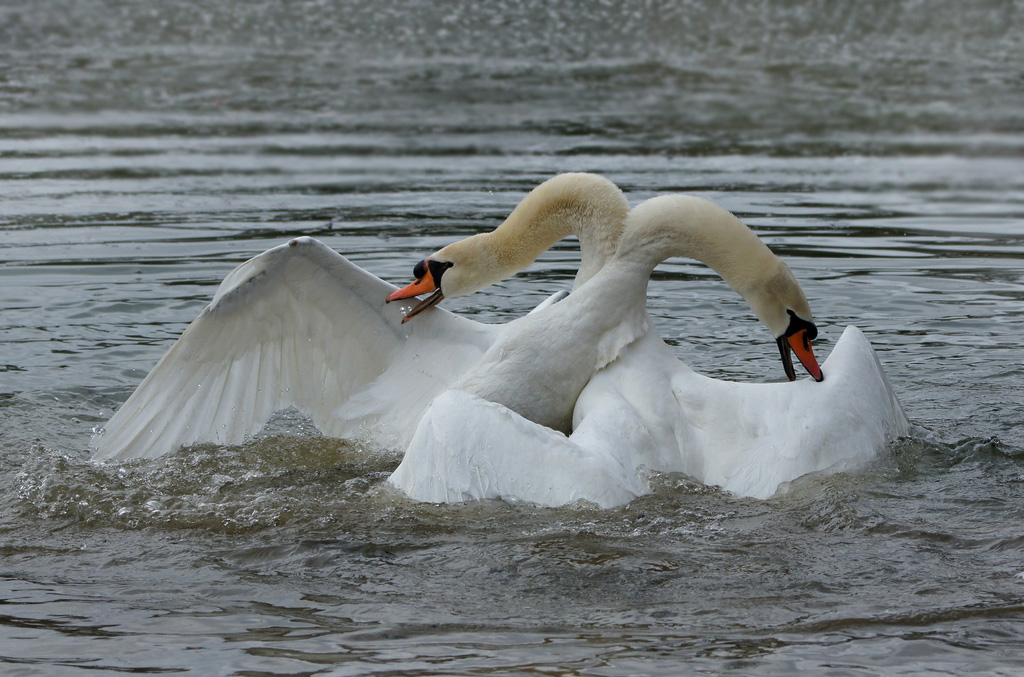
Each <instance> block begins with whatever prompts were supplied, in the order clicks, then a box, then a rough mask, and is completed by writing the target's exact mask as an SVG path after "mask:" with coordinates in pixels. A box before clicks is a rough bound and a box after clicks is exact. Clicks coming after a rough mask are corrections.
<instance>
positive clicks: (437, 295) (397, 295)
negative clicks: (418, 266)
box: [384, 266, 444, 324]
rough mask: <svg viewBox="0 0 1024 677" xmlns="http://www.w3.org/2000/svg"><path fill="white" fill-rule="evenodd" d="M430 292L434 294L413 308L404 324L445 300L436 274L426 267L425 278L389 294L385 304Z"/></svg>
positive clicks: (403, 320)
mask: <svg viewBox="0 0 1024 677" xmlns="http://www.w3.org/2000/svg"><path fill="white" fill-rule="evenodd" d="M429 292H434V293H433V294H431V295H430V296H428V297H427V298H425V299H423V300H422V301H420V302H419V303H418V304H416V305H415V306H413V307H412V310H410V311H409V312H408V313H406V315H405V317H403V318H402V324H405V323H406V322H408V321H409V320H411V319H412V318H414V317H416V316H417V315H419V314H420V313H422V312H423V311H424V310H426V309H427V308H429V307H431V306H433V305H436V304H437V303H438V302H440V301H441V299H443V298H444V294H442V293H441V289H440V288H439V287H438V286H437V284H436V283H435V282H434V274H433V272H431V270H430V266H424V273H423V277H421V278H419V279H418V280H416V281H415V282H413V283H412V284H410V285H408V286H406V287H402V288H401V289H398V290H395V291H393V292H391V293H390V294H388V297H387V298H386V299H385V300H384V302H385V303H391V302H392V301H398V300H401V299H408V298H412V297H413V296H419V295H420V294H427V293H429Z"/></svg>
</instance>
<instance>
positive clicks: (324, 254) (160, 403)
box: [92, 173, 629, 460]
mask: <svg viewBox="0 0 1024 677" xmlns="http://www.w3.org/2000/svg"><path fill="white" fill-rule="evenodd" d="M628 210H629V205H628V203H627V202H626V199H625V197H624V196H623V195H622V192H621V191H620V190H619V189H618V187H617V186H615V184H613V183H612V182H610V181H608V180H607V179H605V178H603V177H600V176H597V175H595V174H583V173H578V174H562V175H559V176H556V177H554V178H552V179H549V180H548V181H545V182H544V183H542V184H541V185H540V186H538V187H537V188H535V189H534V190H533V191H531V192H530V194H529V195H527V196H526V197H525V198H524V199H523V200H522V202H520V204H519V205H518V206H517V207H516V208H515V209H514V210H513V211H512V213H511V214H510V215H509V217H508V218H507V219H506V220H505V221H504V222H503V223H502V224H501V225H500V226H499V227H498V228H497V229H496V230H494V231H493V232H491V233H486V234H480V235H475V236H473V237H470V238H467V239H466V240H464V241H461V242H457V243H454V244H452V245H449V246H448V247H445V248H444V249H442V250H440V251H439V252H437V253H435V254H434V255H433V260H439V261H442V262H444V264H445V267H446V268H448V270H447V274H446V275H445V277H444V285H443V288H444V293H445V295H447V296H457V295H461V294H469V293H471V292H474V291H476V290H478V289H481V288H483V287H485V286H487V285H489V284H491V283H493V282H496V281H498V280H500V279H502V278H504V277H506V276H507V275H509V274H511V273H512V272H515V270H518V269H521V268H522V267H525V266H526V265H528V264H529V263H530V262H532V261H533V259H535V258H536V257H537V256H538V255H539V254H540V253H541V252H543V251H544V250H545V249H547V248H548V247H549V246H550V245H551V244H553V243H554V242H557V241H558V240H560V239H562V238H563V237H566V236H569V235H576V236H577V237H578V238H579V241H580V249H581V253H582V262H581V267H580V271H579V273H578V275H577V277H576V284H577V285H579V284H582V282H584V281H585V280H586V279H588V278H589V277H590V276H592V275H593V274H594V272H596V271H597V270H598V269H600V268H601V266H602V265H603V264H604V262H605V260H606V259H607V258H608V257H609V256H611V254H612V253H613V252H614V251H615V246H616V244H617V243H618V239H619V234H620V233H621V231H622V226H623V221H624V219H625V217H626V213H627V212H628ZM510 262H512V263H510ZM453 264H457V265H453ZM394 291H395V287H394V286H392V285H390V284H388V283H387V282H384V281H382V280H380V279H379V278H377V277H375V276H374V275H371V274H370V273H367V272H366V271H364V270H362V269H360V268H359V267H357V266H355V265H353V264H352V263H351V262H349V261H348V260H347V259H345V258H344V257H342V256H340V255H339V254H337V253H335V252H334V251H333V250H331V249H330V248H329V247H327V246H325V245H323V244H321V243H319V242H317V241H316V240H313V239H310V238H297V239H295V240H292V241H291V242H289V243H288V244H285V245H281V246H279V247H275V248H273V249H270V250H268V251H266V252H264V253H262V254H260V255H259V256H256V257H254V258H253V259H250V260H249V261H247V262H245V263H243V264H242V265H240V266H239V267H238V268H236V269H235V270H233V271H232V272H231V273H230V274H228V276H227V277H226V278H225V279H224V281H223V282H222V283H221V285H220V287H219V288H218V290H217V292H216V294H215V295H214V298H213V301H212V302H211V303H210V305H209V306H207V307H206V308H205V309H204V310H203V312H202V313H200V315H199V317H197V318H196V319H195V321H193V322H192V324H191V325H190V326H189V327H188V328H187V329H186V330H185V332H184V333H183V334H182V335H181V337H179V339H178V340H177V341H176V342H175V343H174V345H172V346H171V348H170V349H169V350H168V351H167V353H166V354H165V355H164V356H163V357H162V358H161V359H160V361H159V362H158V363H157V365H156V366H155V367H154V368H153V370H152V371H151V372H150V373H149V375H148V376H147V377H146V378H145V379H144V380H143V381H142V383H141V384H140V385H139V386H138V388H137V389H136V390H135V392H134V393H133V394H132V395H131V397H129V398H128V400H127V401H126V402H125V403H124V404H123V405H122V406H121V407H120V408H119V410H118V411H117V413H116V414H115V415H114V416H113V417H112V418H111V419H110V420H109V421H108V422H107V424H106V425H105V426H104V427H103V429H102V430H101V431H100V432H99V433H98V434H97V435H96V436H94V438H93V440H92V446H93V448H94V452H93V458H94V459H95V460H112V459H129V458H155V457H157V456H161V455H163V454H166V453H168V452H170V451H174V450H175V449H178V448H180V447H182V446H185V445H189V444H195V443H199V442H215V443H218V444H238V443H240V442H242V441H243V440H244V439H245V437H246V436H248V435H252V434H253V433H255V432H257V431H258V430H259V429H260V428H262V427H263V425H265V424H266V422H267V421H268V420H269V419H270V417H271V416H272V415H273V413H274V412H276V411H279V410H282V409H286V408H288V407H295V408H297V409H298V410H300V411H301V412H303V413H305V414H307V415H308V416H309V417H310V418H311V419H312V420H313V422H314V424H315V425H316V426H317V427H318V428H319V429H320V430H321V431H322V432H323V433H324V434H325V435H329V436H336V437H358V438H360V439H361V440H363V441H366V442H370V443H373V444H375V445H379V446H382V447H386V448H397V449H401V448H404V447H405V446H406V445H407V444H408V441H409V438H410V437H411V435H412V433H413V431H414V430H415V427H416V423H417V422H418V420H419V418H420V415H421V414H422V412H423V410H424V408H425V407H426V406H427V405H428V404H429V403H430V400H431V399H432V398H433V397H434V396H435V395H436V394H437V393H439V392H441V391H443V390H444V389H445V388H446V387H447V386H448V385H450V384H451V383H453V382H454V381H455V380H456V379H457V378H458V377H459V376H460V375H461V374H462V373H463V372H465V371H466V370H467V369H469V368H470V367H471V366H472V365H473V364H474V363H475V362H476V361H477V360H478V359H479V358H480V357H481V356H482V355H483V354H484V352H485V351H486V350H487V348H488V347H490V345H491V344H492V343H493V342H494V340H495V339H496V337H497V336H498V335H499V332H500V330H501V327H499V326H494V325H487V324H482V323H479V322H474V321H472V320H468V319H465V318H461V317H458V316H455V315H452V314H451V313H448V312H447V311H444V310H441V309H434V310H433V311H432V312H430V313H427V314H425V315H423V316H422V317H419V318H417V321H416V322H414V323H409V324H403V319H404V318H405V317H407V316H408V315H407V313H410V312H411V311H413V310H415V305H416V304H415V303H413V302H405V303H399V304H391V305H389V306H385V305H384V300H385V297H387V296H388V295H389V294H390V293H392V292H394ZM436 300H440V294H438V295H437V298H436V299H435V301H434V302H436ZM541 305H542V306H545V305H546V303H545V304H541Z"/></svg>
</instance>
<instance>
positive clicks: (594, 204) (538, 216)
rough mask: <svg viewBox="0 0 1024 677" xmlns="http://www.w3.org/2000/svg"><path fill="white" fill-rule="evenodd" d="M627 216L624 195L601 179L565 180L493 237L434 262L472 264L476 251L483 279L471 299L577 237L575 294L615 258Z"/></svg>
mask: <svg viewBox="0 0 1024 677" xmlns="http://www.w3.org/2000/svg"><path fill="white" fill-rule="evenodd" d="M628 213H629V204H628V203H627V202H626V198H625V197H624V196H623V194H622V191H620V190H619V188H618V187H617V186H616V185H615V184H614V183H612V182H611V181H609V180H608V179H605V178H604V177H601V176H598V175H596V174H586V173H572V174H560V175H558V176H556V177H554V178H552V179H549V180H547V181H545V182H544V183H542V184H541V185H539V186H537V187H536V188H534V189H533V190H532V191H531V192H530V193H529V195H527V196H526V197H525V198H523V200H522V202H520V203H519V205H517V206H516V208H515V209H514V210H512V213H511V214H509V216H508V218H507V219H505V221H504V222H503V223H502V224H501V225H500V226H498V227H497V228H496V229H495V230H493V231H492V232H490V233H482V234H480V235H474V236H473V237H470V238H467V239H466V240H462V241H461V242H456V243H453V244H451V245H448V246H447V247H445V248H444V249H441V250H440V251H438V252H437V253H436V254H435V255H434V257H433V258H437V259H439V260H442V261H443V260H451V259H453V258H462V259H467V258H470V256H467V255H466V254H467V251H466V250H469V249H472V254H471V257H472V258H473V259H474V260H475V261H476V262H477V264H476V265H477V267H478V268H479V269H480V273H479V275H478V276H476V279H474V280H473V281H472V283H471V284H470V283H467V285H466V286H467V290H466V291H463V292H461V293H469V292H470V291H475V290H476V289H481V288H483V287H485V286H487V285H489V284H492V283H494V282H497V281H499V280H503V279H505V278H506V277H509V276H511V275H514V274H515V273H517V272H519V271H520V270H522V269H523V268H525V267H526V266H528V265H530V264H531V263H533V261H535V260H536V259H537V257H538V256H540V255H541V254H542V253H544V252H545V251H546V250H547V249H548V248H549V247H551V245H553V244H554V243H556V242H558V241H559V240H562V239H563V238H566V237H568V236H570V235H575V236H576V237H577V238H578V239H579V241H580V250H581V263H580V269H579V272H578V273H577V275H576V281H575V283H574V284H573V287H574V288H575V287H578V286H579V285H581V284H583V282H585V281H586V280H588V279H589V278H590V277H592V276H593V275H594V273H596V272H597V271H598V270H600V269H601V267H602V266H603V265H604V264H605V262H606V261H607V260H608V259H609V258H611V256H612V255H613V254H614V253H615V249H616V246H617V244H618V241H619V237H620V235H621V234H622V229H623V224H624V221H625V219H626V215H627V214H628ZM471 287H475V289H472V288H471Z"/></svg>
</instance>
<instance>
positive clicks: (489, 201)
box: [0, 0, 1024, 675]
mask: <svg viewBox="0 0 1024 677" xmlns="http://www.w3.org/2000/svg"><path fill="white" fill-rule="evenodd" d="M1022 29H1024V3H1021V2H989V3H970V4H967V3H959V2H941V1H937V2H927V3H890V2H858V3H840V2H799V3H798V2H770V1H766V2H716V3H711V2H707V3H703V2H677V3H668V2H666V3H657V2H635V3H629V2H623V3H618V2H616V3H613V2H566V3H558V4H557V5H549V4H547V3H540V2H525V1H521V2H513V1H503V2H495V3H479V4H478V3H473V2H444V3H428V2H352V3H330V2H302V3H299V2H296V3H285V2H271V1H261V2H251V3H241V2H220V3H215V4H214V3H201V2H186V1H178V2H166V3H160V4H159V5H157V4H156V3H152V4H150V3H134V2H117V1H115V0H80V1H75V2H71V1H66V2H59V1H46V0H43V1H41V2H36V3H16V2H2V3H0V666H2V667H3V669H2V672H4V674H12V675H13V674H25V675H35V674H40V675H42V674H45V675H51V674H63V673H73V672H77V671H84V670H107V671H112V672H118V671H123V672H129V671H131V672H147V671H148V672H160V671H172V672H173V671H192V672H196V673H198V674H230V673H238V674H339V675H341V674H366V673H384V674H387V673H393V674H397V673H402V674H450V673H458V674H477V673H486V672H502V673H509V672H513V673H544V674H678V673H679V672H695V671H698V670H701V671H709V672H724V671H733V670H738V671H743V672H768V671H773V672H791V671H797V670H815V671H823V672H824V671H832V672H834V673H837V674H850V673H865V674H874V673H877V672H886V673H889V674H894V673H917V672H924V671H936V672H947V673H963V672H966V671H968V670H969V671H972V672H989V673H1003V674H1015V673H1016V672H1018V671H1019V670H1021V669H1022V668H1024V660H1022V659H1021V657H1020V646H1021V645H1022V642H1024V623H1022V621H1024V578H1022V574H1024V562H1022V554H1024V533H1022V531H1021V527H1020V525H1021V524H1022V517H1024V417H1022V415H1021V403H1022V399H1024V398H1022V395H1024V385H1022V371H1024V370H1022V367H1021V364H1022V358H1024V349H1022V348H1021V346H1020V337H1021V335H1022V328H1024V314H1022V298H1024V273H1022V263H1024V161H1022V160H1024V123H1022V121H1021V113H1020V112H1021V111H1022V110H1024V56H1022V55H1024V44H1022V43H1024V30H1022ZM576 170H583V171H596V172H601V173H604V174H606V175H607V176H608V177H609V178H611V179H612V180H614V181H616V182H617V183H618V184H619V185H620V186H622V187H623V189H624V190H626V191H627V193H628V195H629V198H630V200H631V202H633V203H634V204H635V203H637V202H639V201H641V200H643V199H645V198H647V197H649V196H651V195H655V194H659V193H663V192H670V191H684V192H691V193H696V194H699V195H703V196H705V197H709V198H711V199H714V200H716V201H718V202H720V203H721V204H723V205H725V206H726V207H728V208H729V209H732V210H733V211H735V212H736V213H738V214H740V215H741V216H742V217H743V218H744V220H745V221H746V222H747V223H749V224H750V225H751V226H752V227H753V228H754V229H755V230H756V231H757V232H758V233H759V234H761V235H762V237H764V238H765V239H766V240H767V241H768V242H769V244H770V245H771V246H772V247H773V248H775V250H776V251H777V252H779V253H780V254H781V255H783V256H785V257H786V259H787V260H788V261H789V262H790V264H791V266H792V267H793V268H794V270H795V271H796V274H797V276H798V277H799V278H800V279H801V281H802V283H803V284H804V287H805V289H806V291H807V294H808V297H809V298H810V300H811V303H812V307H813V308H814V312H815V316H816V319H817V320H818V322H819V325H821V327H822V340H821V342H820V347H819V348H818V349H817V350H818V351H819V354H820V355H822V356H824V355H827V353H828V350H829V347H830V345H831V344H832V343H834V341H835V340H836V339H837V338H838V336H839V334H840V332H841V331H842V328H843V327H844V326H846V325H847V324H856V325H858V326H860V327H861V328H863V329H864V330H865V332H866V333H867V335H868V337H869V339H870V340H871V341H872V343H873V344H874V345H875V347H876V350H877V352H878V354H879V357H880V359H881V360H882V362H883V364H884V365H885V368H886V370H887V372H888V374H889V376H890V379H891V380H892V382H893V385H894V387H895V389H896V391H897V393H898V395H899V397H900V399H901V401H902V402H903V404H904V407H905V409H906V411H907V414H908V415H909V417H910V418H911V419H912V421H913V422H914V423H915V424H917V426H918V428H917V429H916V431H915V434H914V435H913V436H912V437H911V438H908V439H905V440H901V441H899V442H898V443H897V444H895V445H894V446H893V447H892V448H891V449H889V450H888V451H887V452H886V454H884V455H883V456H882V457H881V458H880V459H879V460H878V461H877V462H876V463H874V464H873V465H871V466H870V467H867V468H863V469H860V470H858V471H856V472H850V473H845V474H839V475H832V476H826V477H811V478H804V479H802V480H800V481H798V482H796V483H794V485H793V486H792V487H790V488H789V489H788V490H787V491H785V492H783V493H782V494H780V495H779V496H777V497H775V498H773V499H771V500H769V501H753V500H741V499H737V498H734V497H732V496H730V495H728V494H725V493H723V492H720V491H717V490H714V489H710V488H706V487H702V486H699V485H697V484H695V483H693V482H692V481H690V480H688V479H687V478H685V477H681V476H663V477H657V478H655V492H654V493H653V494H652V495H650V496H647V497H644V498H641V499H638V500H637V501H634V502H633V503H631V504H630V505H628V506H625V507H623V508H620V509H616V510H608V511H600V510H594V509H590V508H587V507H585V506H575V507H570V508H564V509H537V508H533V507H531V506H528V505H520V504H508V503H499V502H495V503H480V504H471V505H465V506H429V505H416V504H412V503H409V502H408V501H406V500H404V499H402V498H401V497H400V496H396V495H395V494H393V493H391V492H389V491H387V490H386V489H384V488H383V487H382V486H381V481H382V480H383V478H384V477H386V476H387V474H388V473H389V472H390V471H391V470H392V469H393V468H394V467H395V465H396V464H397V462H398V453H399V452H398V451H397V450H396V451H395V452H393V453H379V452H378V453H371V452H369V451H367V450H365V449H361V448H359V447H358V446H356V445H352V444H349V443H347V442H344V441H338V440H327V439H323V438H320V437H318V436H316V434H315V431H313V430H311V429H310V427H309V425H308V424H307V423H306V422H304V421H302V420H300V419H297V418H296V417H294V416H290V415H287V414H286V415H283V416H282V417H280V418H279V419H278V420H276V421H275V422H274V424H273V425H272V426H270V429H269V430H268V431H267V433H265V434H264V435H262V436H261V437H260V439H257V440H254V441H252V442H251V443H247V444H245V445H242V446H240V447H232V448H217V447H212V446H204V447H197V448H194V449H189V450H185V451H182V452H179V453H177V454H174V455H171V456H169V457H167V458H165V459H160V460H158V461H155V462H150V463H127V464H122V465H104V466H94V465H92V464H91V463H90V462H89V461H88V455H89V451H88V441H89V438H90V436H91V431H92V429H93V428H94V427H95V426H98V425H101V424H102V423H103V422H104V421H105V420H106V419H107V418H108V417H109V416H110V415H111V413H112V412H113V411H114V410H115V409H116V407H117V406H118V405H119V404H120V403H121V402H123V401H124V399H125V398H127V396H128V395H129V394H130V392H131V391H132V389H133V388H134V387H135V386H136V385H137V384H138V382H139V381H140V380H141V378H142V377H143V376H144V375H145V373H146V372H147V370H148V369H149V368H150V367H151V366H152V365H153V364H154V363H155V361H156V360H157V359H158V358H159V356H160V355H161V354H162V353H163V351H164V350H166V348H167V347H168V345H169V344H170V342H171V341H173V339H174V338H175V337H176V336H177V335H178V334H180V332H181V331H182V330H183V329H184V327H185V326H186V325H187V323H188V322H189V321H190V320H191V319H192V318H194V317H195V316H196V315H197V314H198V312H199V311H200V310H201V309H202V307H203V306H204V305H205V304H206V303H207V302H208V301H209V299H210V298H211V296H212V294H213V291H214V289H215V288H216V285H217V284H218V283H219V281H220V280H221V279H222V278H223V276H224V275H225V274H226V273H227V272H228V271H229V270H230V269H231V268H232V267H233V266H235V265H237V264H238V263H240V262H241V261H243V260H245V259H246V258H248V257H250V256H252V255H254V254H256V253H258V252H260V251H262V250H264V249H266V248H268V247H270V246H273V245H276V244H279V243H281V242H283V241H285V240H286V239H287V238H289V237H292V236H294V235H296V234H309V235H314V236H316V237H318V238H320V239H322V240H323V241H325V242H326V243H328V244H329V245H331V246H332V247H334V248H335V249H337V250H338V251H341V252H343V253H345V254H346V255H348V256H350V258H352V259H353V260H355V261H357V262H358V263H359V264H360V265H362V266H364V267H366V268H367V269H369V270H371V271H372V272H374V273H376V274H378V275H380V276H382V277H384V278H386V279H390V280H392V281H395V282H400V281H405V280H406V278H407V277H408V275H409V271H410V270H411V266H412V264H413V263H414V262H415V261H416V260H418V258H420V257H422V255H423V254H424V253H429V252H430V251H433V250H434V249H436V248H438V247H439V246H441V245H443V244H445V243H447V242H449V241H451V240H453V239H456V238H459V237H463V236H465V235H467V234H469V233H473V232H478V231H480V230H486V229H490V228H492V227H493V226H495V225H496V224H497V223H499V222H500V220H501V219H502V218H503V216H504V215H505V214H507V213H508V211H509V210H511V208H512V207H513V206H514V205H515V204H516V202H518V200H519V199H520V198H521V197H522V196H523V195H524V194H525V193H526V192H527V191H528V190H529V189H530V188H531V187H533V186H534V185H536V184H537V183H539V182H540V181H542V180H544V179H545V178H547V177H549V176H551V175H553V174H555V173H557V172H560V171H576ZM577 261H578V255H577V252H576V249H575V245H574V244H573V243H571V242H569V243H564V244H563V245H560V246H559V247H557V248H555V249H554V250H553V251H552V252H549V253H548V254H547V255H545V256H544V257H542V259H541V260H540V261H538V262H537V263H536V264H535V265H534V266H532V267H531V268H530V270H528V271H527V272H526V273H525V274H523V275H521V276H519V277H517V278H515V279H513V280H510V281H508V282H506V283H503V284H502V285H499V286H497V287H495V288H493V289H491V290H488V291H487V292H485V293H481V294H477V295H474V296H472V297H468V298H464V299H453V300H452V302H451V303H449V304H448V305H449V307H450V308H452V309H455V310H458V311H459V312H462V313H465V314H467V315H469V316H471V317H474V318H476V319H480V320H484V321H492V322H504V321H507V320H509V319H511V318H513V317H516V316H518V315H520V314H522V313H523V312H525V311H526V310H528V309H529V308H530V307H532V306H533V305H534V304H535V303H537V302H538V301H539V300H540V299H542V298H543V297H544V296H545V295H547V294H549V293H551V292H553V291H555V290H557V289H561V288H564V287H566V286H568V284H569V281H570V280H571V278H572V276H573V274H574V272H575V269H576V264H577ZM446 303H448V302H446ZM649 307H650V309H651V313H652V315H654V317H655V318H656V321H657V322H658V323H659V328H660V330H661V332H662V334H663V335H664V336H665V337H666V339H667V340H668V341H669V342H670V343H671V344H672V345H673V346H674V347H675V350H676V352H677V354H678V355H679V356H680V358H681V359H683V360H685V361H686V362H688V363H689V364H691V365H692V366H693V367H694V368H695V369H697V370H698V371H700V372H702V373H706V374H709V375H712V376H716V377H719V378H730V379H740V380H752V381H763V380H769V379H778V378H779V377H780V373H779V367H778V365H777V364H776V363H777V356H776V355H773V354H772V353H773V351H774V346H772V345H770V342H769V341H768V340H767V337H766V336H765V335H763V334H764V332H763V330H762V329H760V328H759V327H758V325H757V324H756V322H755V321H753V320H752V319H751V318H750V317H749V312H748V311H747V310H746V308H745V307H744V305H743V304H742V302H741V301H740V300H739V299H738V298H735V297H734V296H733V295H732V293H731V292H730V291H729V290H728V289H727V288H725V285H723V284H722V283H721V282H720V281H718V280H717V279H716V278H715V277H714V276H713V275H711V274H709V272H708V271H707V270H706V269H705V268H703V267H701V266H698V265H696V264H693V263H691V262H687V261H673V262H670V263H668V264H665V265H663V266H662V267H660V268H659V270H658V272H657V273H656V275H655V277H654V279H653V280H652V283H651V286H650V293H649Z"/></svg>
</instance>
